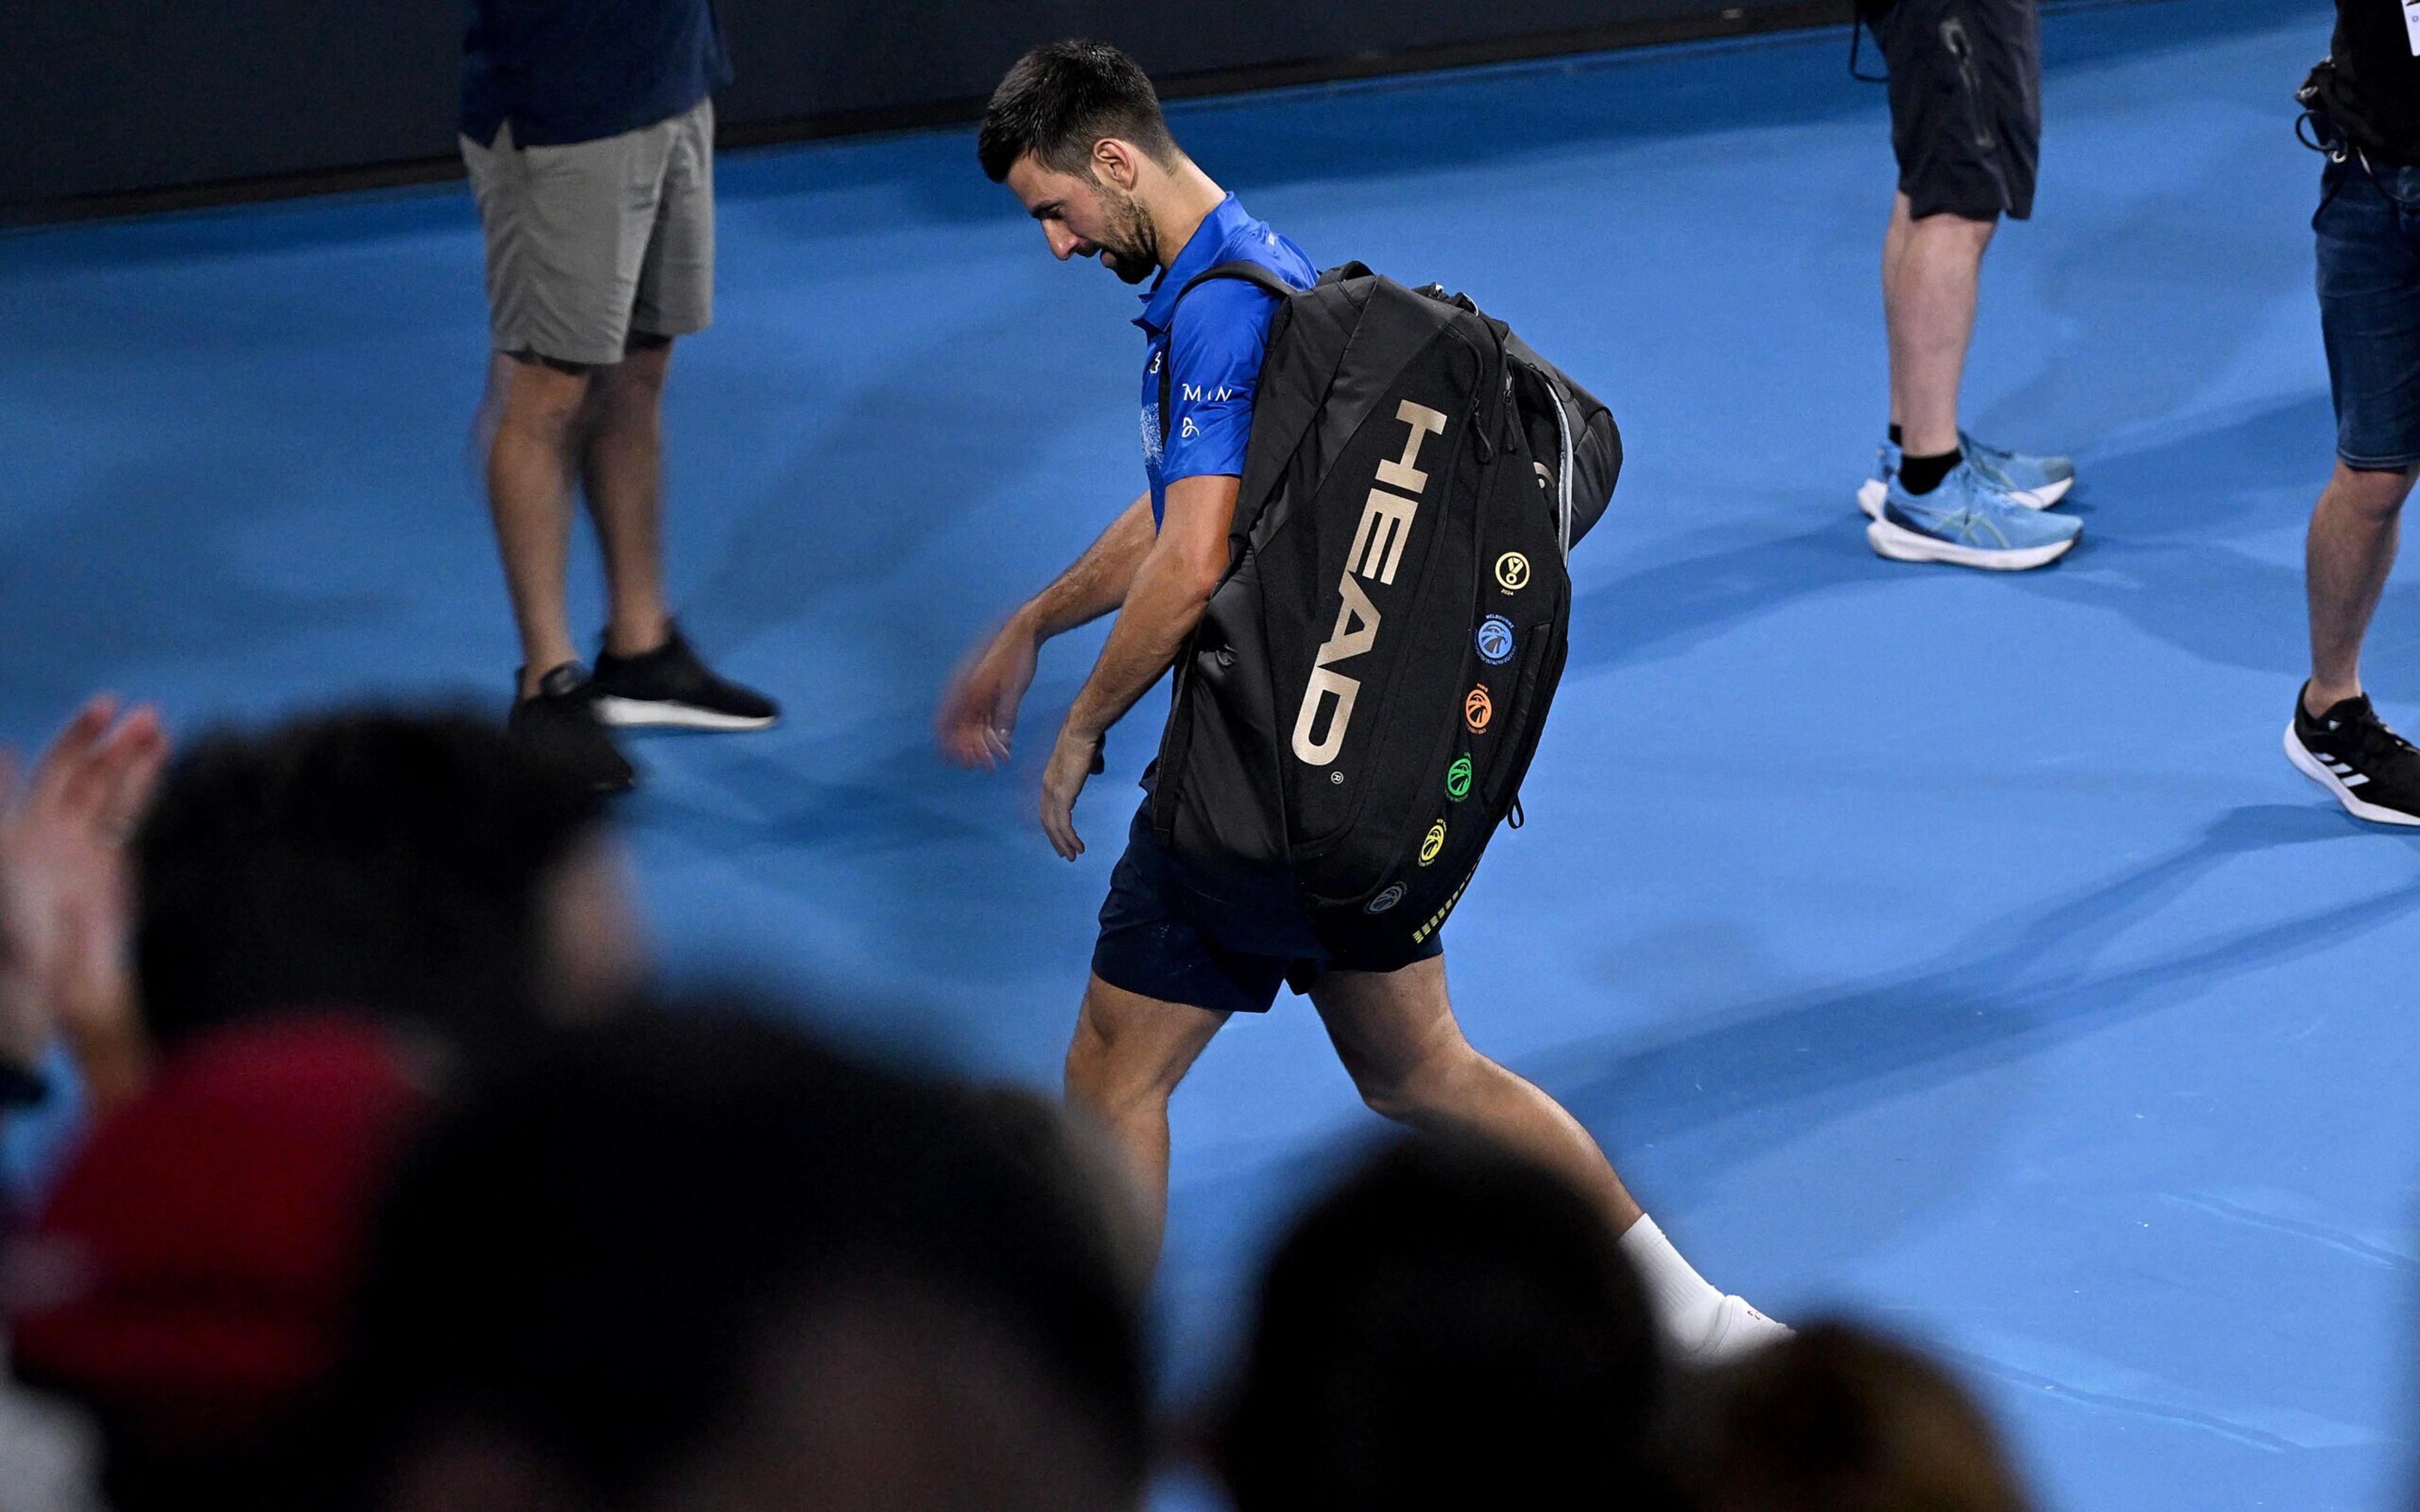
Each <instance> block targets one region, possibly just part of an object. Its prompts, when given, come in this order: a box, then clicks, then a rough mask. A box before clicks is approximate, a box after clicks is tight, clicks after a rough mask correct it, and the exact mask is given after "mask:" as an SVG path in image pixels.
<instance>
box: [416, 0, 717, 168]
mask: <svg viewBox="0 0 2420 1512" xmlns="http://www.w3.org/2000/svg"><path fill="white" fill-rule="evenodd" d="M470 5H471V20H470V25H469V26H468V27H467V28H466V29H465V30H464V32H463V34H462V134H463V135H464V136H467V137H469V138H470V139H471V140H472V141H473V142H476V143H478V144H479V145H480V146H481V147H491V146H493V145H494V144H495V140H496V130H497V128H499V127H501V126H502V125H503V124H504V122H505V121H507V120H509V121H511V122H512V123H513V145H514V146H515V147H563V146H566V145H568V144H570V143H573V142H594V141H596V140H597V139H598V138H600V137H608V136H619V135H621V134H622V133H623V132H624V131H637V130H638V129H639V128H640V127H643V126H653V125H655V124H656V123H657V122H658V121H662V120H670V119H671V118H672V117H673V116H677V115H679V114H681V112H683V111H685V110H687V109H689V108H690V106H692V105H694V104H696V103H697V102H698V101H699V100H704V99H705V98H706V96H707V94H709V93H711V92H712V91H714V90H716V89H720V88H721V87H722V86H723V85H727V84H729V83H730V82H731V59H730V58H729V56H728V55H726V54H724V52H723V50H722V28H721V26H720V25H719V24H718V23H717V22H716V20H715V14H714V4H713V0H470Z"/></svg>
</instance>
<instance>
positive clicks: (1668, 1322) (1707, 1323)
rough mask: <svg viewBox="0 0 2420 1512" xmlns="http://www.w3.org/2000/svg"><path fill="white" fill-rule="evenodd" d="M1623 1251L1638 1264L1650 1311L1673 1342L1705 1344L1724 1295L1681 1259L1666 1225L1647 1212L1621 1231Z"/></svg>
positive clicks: (1685, 1345)
mask: <svg viewBox="0 0 2420 1512" xmlns="http://www.w3.org/2000/svg"><path fill="white" fill-rule="evenodd" d="M1621 1252H1622V1253H1623V1254H1624V1255H1627V1256H1628V1257H1630V1263H1631V1264H1633V1265H1635V1266H1637V1268H1638V1279H1639V1280H1640V1281H1641V1282H1643V1283H1645V1285H1646V1288H1647V1308H1648V1311H1650V1312H1652V1313H1653V1314H1654V1315H1655V1319H1656V1321H1658V1322H1660V1323H1662V1324H1663V1325H1664V1333H1665V1335H1666V1336H1667V1337H1668V1338H1670V1339H1671V1341H1672V1343H1673V1344H1674V1346H1675V1347H1677V1348H1679V1349H1680V1350H1683V1351H1686V1350H1694V1349H1696V1348H1697V1347H1698V1346H1699V1345H1700V1344H1702V1343H1704V1342H1705V1340H1706V1335H1709V1334H1711V1333H1713V1332H1714V1314H1715V1311H1716V1310H1717V1309H1718V1308H1720V1307H1721V1306H1722V1304H1723V1294H1722V1293H1721V1292H1719V1291H1716V1290H1715V1289H1714V1283H1712V1282H1710V1281H1708V1280H1707V1279H1706V1278H1705V1277H1704V1276H1701V1275H1699V1273H1698V1268H1697V1267H1696V1266H1694V1265H1691V1264H1690V1263H1689V1262H1688V1261H1687V1260H1685V1259H1683V1258H1682V1257H1681V1252H1680V1251H1679V1250H1677V1249H1674V1248H1673V1247H1672V1242H1671V1241H1670V1240H1668V1239H1666V1238H1665V1237H1664V1230H1662V1229H1661V1228H1658V1227H1655V1220H1654V1219H1652V1218H1650V1217H1648V1216H1647V1215H1646V1214H1644V1213H1641V1214H1640V1215H1639V1218H1638V1221H1637V1223H1635V1224H1632V1225H1631V1226H1630V1228H1629V1230H1628V1231H1627V1232H1625V1233H1624V1234H1623V1235H1622V1236H1621Z"/></svg>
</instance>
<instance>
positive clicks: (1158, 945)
mask: <svg viewBox="0 0 2420 1512" xmlns="http://www.w3.org/2000/svg"><path fill="white" fill-rule="evenodd" d="M1439 933H1442V932H1441V931H1440V932H1439ZM1444 949H1445V945H1444V943H1443V941H1442V940H1441V939H1440V938H1439V937H1438V934H1431V935H1430V936H1429V937H1428V938H1427V939H1426V940H1425V941H1423V942H1422V943H1421V944H1420V945H1419V946H1418V947H1416V948H1414V949H1413V950H1412V951H1411V953H1410V954H1408V955H1403V956H1397V957H1395V958H1393V959H1390V960H1388V961H1384V962H1380V961H1360V960H1354V959H1348V958H1345V957H1342V956H1338V955H1333V954H1330V953H1328V952H1327V951H1326V950H1323V949H1321V948H1320V946H1319V944H1318V943H1317V941H1315V940H1314V939H1312V938H1311V925H1310V921H1309V920H1307V919H1305V918H1302V916H1301V912H1300V910H1298V909H1294V908H1292V907H1291V905H1289V904H1286V903H1274V904H1273V905H1272V906H1271V907H1270V908H1269V909H1267V910H1264V911H1260V912H1257V913H1256V914H1255V915H1254V916H1252V917H1249V918H1247V917H1246V916H1244V915H1243V914H1241V913H1240V912H1236V911H1233V910H1230V909H1226V908H1221V907H1218V906H1217V905H1215V904H1213V903H1210V902H1209V901H1208V900H1206V899H1204V898H1202V896H1201V895H1200V894H1199V893H1196V892H1194V891H1193V890H1191V889H1189V888H1187V887H1184V886H1183V885H1182V884H1180V883H1178V882H1177V881H1176V880H1175V879H1174V878H1172V877H1171V876H1170V874H1169V869H1168V858H1167V856H1165V855H1163V854H1162V853H1161V851H1160V848H1159V839H1158V837H1157V836H1156V835H1154V834H1153V833H1152V828H1151V799H1150V798H1149V797H1147V796H1146V797H1145V798H1144V799H1143V801H1142V807H1141V808H1140V809H1139V810H1136V812H1135V817H1134V823H1133V824H1132V825H1129V826H1128V828H1127V830H1126V852H1125V855H1124V856H1120V857H1118V866H1117V870H1116V871H1115V872H1111V873H1110V874H1109V898H1108V900H1107V901H1106V902H1104V903H1102V904H1101V937H1100V939H1099V940H1098V941H1096V942H1095V943H1094V946H1093V975H1094V976H1095V977H1098V978H1100V979H1101V980H1103V981H1106V982H1108V983H1109V985H1110V986H1112V987H1123V988H1125V990H1126V991H1127V992H1130V993H1136V994H1140V995H1142V996H1144V997H1151V998H1156V999H1158V1000H1159V1001H1161V1002H1163V1003H1187V1004H1190V1005H1191V1006H1193V1007H1195V1008H1206V1009H1210V1010H1212V1011H1216V1012H1220V1013H1265V1012H1267V1011H1268V1010H1269V1006H1270V1005H1271V1004H1273V1003H1275V1002H1276V1001H1277V999H1278V988H1279V987H1280V986H1290V987H1292V988H1293V989H1294V990H1295V992H1298V993H1307V992H1309V991H1311V986H1312V985H1313V984H1314V983H1315V982H1317V981H1318V980H1319V979H1320V977H1321V976H1322V975H1324V974H1325V973H1326V972H1330V971H1397V970H1401V969H1402V968H1403V967H1404V966H1407V965H1410V964H1412V963H1413V962H1415V961H1425V960H1427V959H1428V958H1429V957H1431V956H1434V955H1437V954H1440V953H1442V952H1443V951H1444Z"/></svg>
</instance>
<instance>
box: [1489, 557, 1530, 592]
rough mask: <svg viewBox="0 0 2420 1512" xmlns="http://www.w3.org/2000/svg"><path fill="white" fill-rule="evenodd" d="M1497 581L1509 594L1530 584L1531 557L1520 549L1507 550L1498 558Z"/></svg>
mask: <svg viewBox="0 0 2420 1512" xmlns="http://www.w3.org/2000/svg"><path fill="white" fill-rule="evenodd" d="M1496 581H1497V584H1498V585H1499V586H1501V587H1502V588H1503V590H1504V591H1505V592H1506V593H1508V594H1517V593H1519V592H1520V591H1521V590H1522V589H1524V588H1526V587H1528V584H1529V559H1528V557H1525V556H1523V555H1522V554H1521V553H1520V552H1518V551H1507V552H1505V553H1504V554H1503V555H1502V556H1500V557H1497V559H1496Z"/></svg>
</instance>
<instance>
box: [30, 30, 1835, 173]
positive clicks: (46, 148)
mask: <svg viewBox="0 0 2420 1512" xmlns="http://www.w3.org/2000/svg"><path fill="white" fill-rule="evenodd" d="M556 3H568V4H578V3H580V0H556ZM719 3H720V7H721V15H722V21H723V26H724V30H725V32H726V33H727V35H728V37H729V39H730V42H731V49H732V54H733V57H734V60H735V61H736V63H737V68H738V72H739V79H738V83H737V84H736V85H734V86H733V87H732V88H731V89H730V90H728V91H727V92H726V93H724V94H723V95H722V96H721V100H720V108H719V111H718V115H719V116H720V117H721V122H722V126H723V131H724V137H725V140H726V142H748V141H766V140H773V139H776V138H779V137H783V136H797V135H813V134H824V133H829V132H832V131H848V130H864V129H872V128H879V127H885V126H898V125H909V124H917V123H921V122H926V121H936V120H945V119H950V118H953V117H955V116H965V115H967V114H970V112H971V111H972V110H973V109H974V108H976V107H977V106H978V105H979V103H980V101H981V100H982V97H983V96H984V95H985V93H987V92H988V91H989V89H990V88H991V85H992V84H993V83H994V82H995V81H996V80H997V79H998V78H999V77H1000V74H1001V69H1004V68H1006V67H1007V65H1008V64H1009V63H1010V62H1011V61H1012V60H1013V59H1014V58H1015V57H1016V54H1018V53H1019V52H1021V51H1023V49H1024V48H1025V47H1026V46H1028V45H1029V44H1031V43H1032V42H1034V41H1036V40H1040V39H1045V38H1051V37H1067V36H1094V37H1102V38H1106V39H1109V40H1111V41H1114V42H1116V43H1118V44H1119V45H1120V46H1123V47H1125V49H1126V50H1127V51H1129V52H1131V53H1132V54H1134V55H1135V56H1136V57H1137V58H1138V59H1139V60H1140V62H1141V63H1142V64H1143V66H1144V67H1145V68H1147V69H1150V70H1151V71H1152V73H1153V75H1154V77H1156V78H1158V79H1160V80H1162V81H1163V84H1164V86H1165V87H1167V88H1168V89H1169V92H1171V94H1186V93H1201V92H1204V91H1206V90H1210V89H1217V88H1235V87H1244V86H1249V85H1255V84H1266V83H1281V82H1289V81H1294V80H1304V79H1312V78H1321V77H1335V76H1341V75H1344V74H1351V73H1369V72H1379V71H1386V70H1388V69H1396V68H1406V67H1419V66H1426V65H1432V64H1437V63H1446V62H1455V61H1474V60H1478V59H1480V58H1484V57H1496V56H1514V55H1520V54H1535V53H1543V52H1554V51H1563V50H1571V49H1578V48H1589V47H1606V46H1618V45H1622V44H1624V43H1627V42H1636V41H1647V40H1655V39H1664V38H1677V37H1683V36H1704V35H1711V34H1720V33H1724V32H1736V31H1745V30H1751V29H1757V28H1760V27H1765V26H1773V25H1792V24H1807V23H1812V22H1816V21H1819V20H1837V19H1841V18H1845V16H1846V15H1847V13H1848V0H1311V3H1309V4H1306V3H1304V0H1195V3H1192V4H1182V5H1180V4H1174V3H1170V0H1026V3H1012V4H1001V3H998V0H959V3H957V4H950V3H946V0H891V3H882V0H845V3H842V0H719ZM464 9H465V0H65V3H60V0H47V3H44V0H24V3H22V4H17V5H12V6H9V7H8V8H6V10H7V13H8V14H9V15H10V20H9V23H8V25H7V26H6V27H5V28H0V143H5V144H7V147H8V150H7V151H5V152H0V214H5V215H6V216H7V217H8V218H10V219H18V220H23V219H28V218H42V217H44V216H47V215H53V214H66V213H75V212H77V211H78V210H87V211H88V210H91V209H95V208H132V205H133V204H134V203H135V202H137V201H140V200H142V199H144V198H146V197H148V198H149V199H150V200H151V201H153V202H156V203H173V202H176V201H177V200H178V199H179V198H184V199H208V198H213V197H237V196H240V195H244V194H256V193H276V192H279V191H280V189H281V188H284V189H287V190H294V189H302V188H320V187H329V186H330V185H331V184H332V183H341V182H346V181H355V182H375V181H380V179H381V178H384V179H388V180H392V179H395V178H402V177H430V176H433V175H436V174H441V173H444V172H449V171H452V170H451V167H450V166H449V165H450V163H451V160H452V157H453V151H454V132H453V119H454V103H455V79H456V68H457V64H458V58H459V50H460V46H461V29H462V20H463V15H464Z"/></svg>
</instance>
